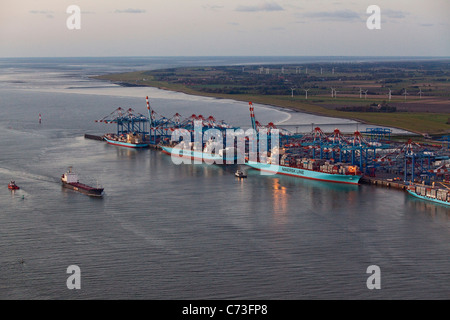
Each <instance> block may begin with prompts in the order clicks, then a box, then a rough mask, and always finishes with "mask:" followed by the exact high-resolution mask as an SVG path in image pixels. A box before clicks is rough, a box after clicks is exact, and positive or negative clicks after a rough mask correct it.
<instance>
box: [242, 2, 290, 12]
mask: <svg viewBox="0 0 450 320" xmlns="http://www.w3.org/2000/svg"><path fill="white" fill-rule="evenodd" d="M283 10H284V9H283V8H282V7H281V6H280V5H279V4H277V3H275V2H264V3H261V4H259V5H256V6H238V7H237V8H236V11H240V12H260V11H283Z"/></svg>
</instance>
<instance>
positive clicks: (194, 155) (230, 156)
mask: <svg viewBox="0 0 450 320" xmlns="http://www.w3.org/2000/svg"><path fill="white" fill-rule="evenodd" d="M161 150H162V152H164V153H165V154H168V155H171V154H172V153H173V154H175V155H179V157H180V158H181V157H187V158H189V159H190V160H200V161H203V160H205V162H213V161H217V160H218V159H221V160H222V163H223V164H231V163H233V164H234V163H235V162H236V161H237V160H238V159H239V157H238V155H237V150H236V149H235V150H234V152H232V153H231V151H229V149H228V148H225V149H222V150H219V152H218V153H217V154H213V153H211V150H210V149H209V147H208V146H205V148H204V149H203V150H195V149H194V148H192V147H191V150H189V149H182V148H179V147H172V146H164V145H161ZM227 151H228V152H227Z"/></svg>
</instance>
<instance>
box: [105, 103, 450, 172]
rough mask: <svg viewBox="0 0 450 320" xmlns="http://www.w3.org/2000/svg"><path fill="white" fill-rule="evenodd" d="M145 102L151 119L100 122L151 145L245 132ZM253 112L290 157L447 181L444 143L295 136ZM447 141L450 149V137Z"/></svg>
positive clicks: (129, 116) (116, 117)
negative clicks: (180, 137)
mask: <svg viewBox="0 0 450 320" xmlns="http://www.w3.org/2000/svg"><path fill="white" fill-rule="evenodd" d="M146 102H147V112H148V114H147V115H143V114H140V113H135V111H134V110H133V109H132V108H128V109H127V108H122V107H119V108H117V109H116V110H114V111H113V112H112V113H111V114H109V115H107V116H106V117H104V118H102V119H100V120H96V122H99V123H105V124H116V126H117V135H126V134H128V133H141V134H143V136H144V137H145V139H146V140H147V142H148V143H149V144H151V145H158V144H168V143H169V142H170V140H171V136H172V133H173V132H174V131H175V130H177V129H185V130H186V131H187V132H190V133H191V135H192V138H193V135H194V132H195V129H196V126H197V129H198V127H199V126H200V127H201V129H202V133H204V132H205V131H206V130H208V129H217V130H219V131H220V132H222V133H223V142H224V144H226V138H227V135H226V130H229V129H231V130H237V129H240V128H238V127H233V126H231V125H229V124H227V123H226V122H224V121H222V120H216V119H215V117H213V116H209V117H204V116H202V115H195V114H192V115H191V116H189V117H186V118H183V117H182V116H181V115H180V114H179V113H175V114H174V115H173V116H172V117H170V118H168V117H165V116H161V115H160V114H158V113H157V112H156V111H155V110H154V109H153V108H152V107H151V106H150V102H149V99H148V97H147V98H146ZM249 109H250V122H251V129H253V130H254V132H256V134H257V135H258V137H257V138H259V136H260V135H261V134H264V135H267V141H268V142H267V143H268V144H267V145H269V146H270V145H271V139H272V137H274V134H275V132H276V133H277V137H279V141H280V144H279V145H280V147H282V148H283V149H284V152H285V153H291V154H293V155H295V156H298V157H302V158H309V159H326V160H329V161H332V162H336V163H347V164H351V165H357V166H359V168H360V170H361V172H363V173H364V174H365V175H368V176H375V175H376V173H377V172H384V173H391V174H393V175H397V176H399V175H401V176H402V180H404V181H414V180H416V181H418V180H421V181H424V180H425V181H431V180H439V179H442V180H445V179H447V180H448V173H447V166H446V163H447V160H448V159H449V154H450V152H449V147H448V146H446V145H445V141H444V142H443V143H442V144H434V145H433V144H419V143H416V142H414V141H412V139H409V140H408V141H407V142H394V141H392V140H391V133H392V130H391V129H388V128H370V129H367V130H365V131H363V132H360V131H355V132H354V133H353V134H344V133H342V132H341V131H340V130H339V129H335V130H334V131H333V132H330V133H325V132H323V131H322V130H321V129H320V128H319V127H315V128H313V129H312V131H311V132H309V133H305V134H299V133H292V132H290V131H288V130H285V129H283V128H278V127H277V126H276V125H275V124H274V123H272V122H270V123H268V124H267V125H263V124H261V123H260V122H259V121H257V120H256V117H255V108H254V106H253V104H252V103H251V102H249ZM275 129H277V131H275ZM257 140H259V139H257ZM192 141H193V140H192ZM249 141H250V142H249ZM251 141H253V139H248V137H247V144H248V145H250V144H252V143H253V142H251ZM448 142H449V143H448V145H450V138H449V139H448ZM253 147H254V146H249V147H248V148H253ZM253 150H255V149H253Z"/></svg>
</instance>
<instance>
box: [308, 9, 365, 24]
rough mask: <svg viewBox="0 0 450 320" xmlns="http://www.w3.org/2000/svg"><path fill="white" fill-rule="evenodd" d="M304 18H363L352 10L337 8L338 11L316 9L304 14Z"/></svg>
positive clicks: (333, 19)
mask: <svg viewBox="0 0 450 320" xmlns="http://www.w3.org/2000/svg"><path fill="white" fill-rule="evenodd" d="M302 17H304V18H312V19H320V20H331V21H336V20H341V21H350V20H352V21H353V20H362V18H361V15H360V14H359V13H357V12H355V11H352V10H336V11H316V12H307V13H304V14H302Z"/></svg>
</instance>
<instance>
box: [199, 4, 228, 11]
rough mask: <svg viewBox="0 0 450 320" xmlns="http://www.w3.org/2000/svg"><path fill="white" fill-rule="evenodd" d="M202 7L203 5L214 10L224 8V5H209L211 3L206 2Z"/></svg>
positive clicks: (204, 7)
mask: <svg viewBox="0 0 450 320" xmlns="http://www.w3.org/2000/svg"><path fill="white" fill-rule="evenodd" d="M202 7H203V9H207V10H213V11H215V10H218V9H222V8H223V6H218V5H209V4H205V5H203V6H202Z"/></svg>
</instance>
